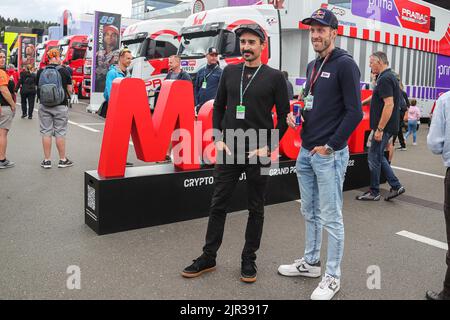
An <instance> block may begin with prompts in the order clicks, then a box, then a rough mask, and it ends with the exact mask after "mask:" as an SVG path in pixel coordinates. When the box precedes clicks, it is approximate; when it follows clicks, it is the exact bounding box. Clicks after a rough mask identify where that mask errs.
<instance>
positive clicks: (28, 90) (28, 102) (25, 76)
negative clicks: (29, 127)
mask: <svg viewBox="0 0 450 320" xmlns="http://www.w3.org/2000/svg"><path fill="white" fill-rule="evenodd" d="M19 89H20V98H21V103H22V119H23V118H25V117H26V116H27V114H28V119H33V110H34V101H35V99H36V74H35V73H33V66H32V65H30V64H29V65H27V66H26V68H25V71H23V72H22V73H21V74H20V78H19V82H18V84H17V87H16V92H17V91H19Z"/></svg>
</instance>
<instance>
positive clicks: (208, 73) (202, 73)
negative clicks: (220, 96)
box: [194, 47, 222, 114]
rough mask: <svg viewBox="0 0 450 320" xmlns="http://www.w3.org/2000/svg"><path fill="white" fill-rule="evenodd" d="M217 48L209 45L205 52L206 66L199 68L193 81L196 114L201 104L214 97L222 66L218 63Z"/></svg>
mask: <svg viewBox="0 0 450 320" xmlns="http://www.w3.org/2000/svg"><path fill="white" fill-rule="evenodd" d="M218 60H219V54H218V52H217V49H216V48H214V47H211V48H209V49H208V52H207V53H206V62H207V64H206V66H204V67H203V68H201V69H200V70H199V71H198V73H197V77H196V78H195V82H194V98H195V114H198V112H199V111H200V108H201V107H202V106H203V104H204V103H205V102H207V101H209V100H212V99H214V98H215V97H216V94H217V88H218V87H219V81H220V77H221V76H222V68H221V67H220V66H219V63H218Z"/></svg>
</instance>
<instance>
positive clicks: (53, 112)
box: [36, 49, 73, 169]
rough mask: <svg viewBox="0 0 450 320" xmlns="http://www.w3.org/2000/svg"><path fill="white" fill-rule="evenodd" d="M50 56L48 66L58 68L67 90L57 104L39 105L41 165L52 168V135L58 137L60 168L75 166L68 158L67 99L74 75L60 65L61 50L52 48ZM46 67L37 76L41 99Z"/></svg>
mask: <svg viewBox="0 0 450 320" xmlns="http://www.w3.org/2000/svg"><path fill="white" fill-rule="evenodd" d="M47 55H48V58H49V65H48V66H47V67H46V68H56V70H57V71H58V72H59V75H60V76H61V83H62V87H63V90H64V92H65V98H64V99H63V101H61V103H60V104H59V105H57V106H53V107H48V106H44V105H43V104H40V105H39V112H38V115H39V125H40V132H41V135H42V146H43V148H44V160H43V161H42V163H41V167H42V168H44V169H50V168H51V167H52V162H51V160H50V155H51V149H52V136H54V137H55V139H56V148H57V149H58V153H59V163H58V168H66V167H71V166H73V162H72V161H70V160H69V159H68V158H66V138H65V137H66V132H67V124H68V121H69V108H68V103H67V100H68V98H69V97H70V95H71V94H72V90H73V89H72V77H71V76H70V74H69V72H68V71H67V68H65V67H63V66H60V64H61V58H60V52H59V50H57V49H51V50H49V51H48V53H47ZM44 70H45V69H41V70H39V71H38V73H37V76H36V84H37V85H38V90H37V95H38V98H39V101H41V99H40V87H39V78H40V76H41V74H42V72H43V71H44Z"/></svg>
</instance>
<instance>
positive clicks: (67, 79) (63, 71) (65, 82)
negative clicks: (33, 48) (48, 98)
mask: <svg viewBox="0 0 450 320" xmlns="http://www.w3.org/2000/svg"><path fill="white" fill-rule="evenodd" d="M57 67H58V66H57ZM44 70H45V69H40V70H39V71H38V73H37V75H36V85H39V77H40V76H41V73H42V71H44ZM58 71H59V74H60V75H61V81H62V86H63V89H64V92H65V93H66V98H67V99H68V98H70V96H69V92H68V91H67V86H69V85H72V77H71V76H70V73H69V71H68V70H67V68H65V67H64V66H61V67H60V68H58ZM37 96H38V98H40V97H39V86H38V90H37ZM67 99H64V101H63V102H62V104H63V105H65V106H67Z"/></svg>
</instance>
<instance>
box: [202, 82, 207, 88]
mask: <svg viewBox="0 0 450 320" xmlns="http://www.w3.org/2000/svg"><path fill="white" fill-rule="evenodd" d="M206 87H207V82H206V81H203V83H202V89H206Z"/></svg>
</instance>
